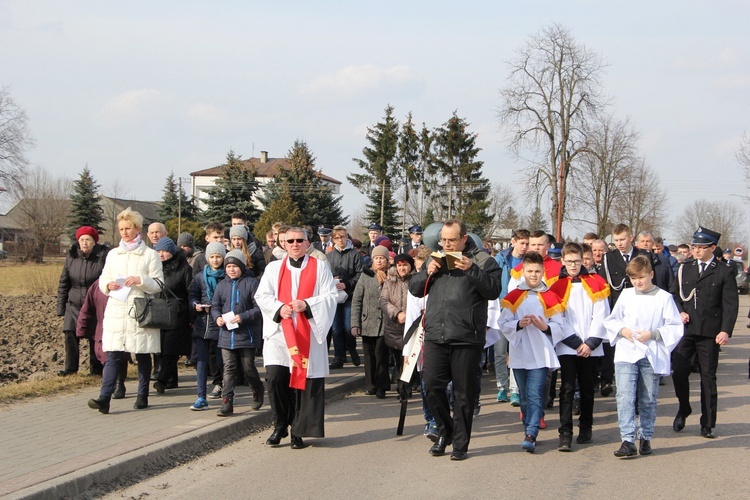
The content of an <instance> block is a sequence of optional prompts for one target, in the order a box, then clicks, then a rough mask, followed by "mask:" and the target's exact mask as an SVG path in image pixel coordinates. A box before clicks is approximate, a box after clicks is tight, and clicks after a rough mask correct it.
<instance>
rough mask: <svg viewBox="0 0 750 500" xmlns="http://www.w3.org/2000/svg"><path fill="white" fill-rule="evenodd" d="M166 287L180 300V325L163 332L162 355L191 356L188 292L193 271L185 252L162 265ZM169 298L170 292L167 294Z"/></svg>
mask: <svg viewBox="0 0 750 500" xmlns="http://www.w3.org/2000/svg"><path fill="white" fill-rule="evenodd" d="M161 264H162V268H163V269H164V285H165V286H166V287H167V288H169V289H170V290H171V291H172V293H173V294H175V295H176V296H177V298H178V299H180V324H179V326H178V327H177V328H175V329H173V330H162V331H161V353H162V354H166V355H170V356H180V355H183V354H184V355H186V356H190V351H191V350H192V342H191V340H190V339H191V335H190V334H191V331H190V319H189V311H188V290H189V289H190V283H191V282H192V281H193V270H192V269H191V268H190V266H189V265H188V263H187V260H186V259H185V254H184V253H183V252H178V253H177V254H176V255H175V256H174V257H172V258H171V259H169V260H165V261H163V262H162V263H161ZM165 294H167V296H169V297H171V295H169V292H165Z"/></svg>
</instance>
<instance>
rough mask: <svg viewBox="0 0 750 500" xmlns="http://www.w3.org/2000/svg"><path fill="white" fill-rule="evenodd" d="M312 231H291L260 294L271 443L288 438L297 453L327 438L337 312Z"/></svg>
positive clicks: (333, 287) (326, 269)
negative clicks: (312, 251)
mask: <svg viewBox="0 0 750 500" xmlns="http://www.w3.org/2000/svg"><path fill="white" fill-rule="evenodd" d="M309 246H310V242H309V240H308V236H307V232H306V231H305V230H303V229H300V228H297V227H295V228H291V229H290V230H288V231H287V233H286V236H285V247H286V250H287V255H286V256H285V257H284V258H283V259H281V260H277V261H273V262H271V263H269V264H268V266H267V267H266V270H265V273H264V274H263V277H262V278H261V280H260V285H258V291H257V292H256V293H255V300H256V301H257V302H258V305H259V306H260V309H261V311H262V313H263V365H264V366H265V368H266V376H267V391H268V396H269V399H270V401H271V409H272V410H273V419H274V431H273V434H271V436H270V437H269V438H268V440H267V441H266V444H269V445H272V446H277V445H278V444H280V442H281V439H283V438H285V437H286V436H288V435H289V431H288V427H289V426H291V434H292V438H291V441H292V449H301V448H304V447H305V444H304V442H303V441H302V438H303V437H324V435H325V432H324V427H323V416H324V411H325V394H324V387H325V377H326V375H328V373H329V372H328V346H327V344H326V336H327V335H328V330H329V329H330V328H331V324H332V323H333V316H334V314H335V312H336V296H337V291H336V285H335V284H334V281H333V275H332V274H331V270H330V268H329V267H328V265H327V264H326V263H325V262H323V261H320V260H318V259H316V258H315V257H311V256H310V255H308V254H306V251H307V248H308V247H309Z"/></svg>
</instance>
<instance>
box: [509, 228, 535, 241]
mask: <svg viewBox="0 0 750 500" xmlns="http://www.w3.org/2000/svg"><path fill="white" fill-rule="evenodd" d="M530 235H531V233H530V232H529V230H528V229H516V230H515V231H513V235H512V236H511V238H513V239H514V240H528V239H529V236H530Z"/></svg>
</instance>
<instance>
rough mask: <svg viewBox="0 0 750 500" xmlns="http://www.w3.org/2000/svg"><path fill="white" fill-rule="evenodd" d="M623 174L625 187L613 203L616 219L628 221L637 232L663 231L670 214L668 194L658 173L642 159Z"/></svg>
mask: <svg viewBox="0 0 750 500" xmlns="http://www.w3.org/2000/svg"><path fill="white" fill-rule="evenodd" d="M621 175H622V177H623V184H622V189H621V192H620V194H619V196H617V197H616V198H615V199H614V203H613V204H612V215H613V221H615V222H616V223H618V224H620V223H621V224H626V225H627V226H628V227H630V229H631V231H632V232H633V234H638V233H639V232H640V231H642V230H644V229H648V230H649V231H652V232H654V233H657V234H658V233H660V232H662V229H663V223H664V221H665V220H666V217H667V195H666V192H665V191H664V190H663V189H662V187H661V183H660V182H659V176H658V175H657V173H656V172H655V171H654V170H652V169H651V168H649V167H648V166H647V165H646V163H645V161H644V160H640V161H639V163H638V164H637V165H634V166H633V167H632V168H631V169H629V170H626V171H623V172H621Z"/></svg>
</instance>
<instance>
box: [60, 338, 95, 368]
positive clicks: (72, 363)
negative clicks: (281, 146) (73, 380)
mask: <svg viewBox="0 0 750 500" xmlns="http://www.w3.org/2000/svg"><path fill="white" fill-rule="evenodd" d="M63 333H64V334H65V371H68V372H77V371H78V365H79V364H80V361H79V360H80V353H79V349H80V346H81V340H83V339H81V338H79V337H78V336H76V332H69V331H65V332H63ZM86 342H87V343H88V345H89V373H90V374H91V375H101V374H102V369H103V368H104V367H103V365H102V363H101V361H99V358H97V357H96V354H95V353H94V339H92V338H87V339H86Z"/></svg>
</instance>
